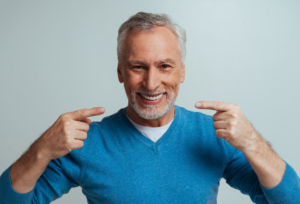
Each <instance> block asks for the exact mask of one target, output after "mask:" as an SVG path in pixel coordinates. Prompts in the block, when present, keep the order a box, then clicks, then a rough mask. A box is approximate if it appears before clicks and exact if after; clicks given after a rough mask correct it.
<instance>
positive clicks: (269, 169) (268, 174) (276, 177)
mask: <svg viewBox="0 0 300 204" xmlns="http://www.w3.org/2000/svg"><path fill="white" fill-rule="evenodd" d="M256 134H257V133H256ZM242 152H243V153H244V155H245V157H246V159H247V160H248V162H249V164H250V165H251V167H252V168H253V170H254V171H255V173H256V175H257V177H258V179H259V182H260V184H261V185H262V186H263V187H265V188H273V187H275V186H277V185H278V184H279V183H280V181H281V180H282V178H283V175H284V172H285V169H286V164H285V162H284V161H283V160H282V159H281V158H280V157H279V156H278V155H277V154H276V153H275V152H274V151H273V150H272V148H271V147H270V146H269V145H268V144H267V143H266V142H265V141H264V140H263V139H262V138H261V136H259V135H258V134H257V139H256V140H255V141H253V142H251V143H249V145H248V147H247V148H246V149H244V150H242Z"/></svg>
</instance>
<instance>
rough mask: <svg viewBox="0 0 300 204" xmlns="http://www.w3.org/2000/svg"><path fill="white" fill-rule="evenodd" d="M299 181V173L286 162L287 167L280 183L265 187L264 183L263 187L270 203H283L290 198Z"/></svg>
mask: <svg viewBox="0 0 300 204" xmlns="http://www.w3.org/2000/svg"><path fill="white" fill-rule="evenodd" d="M285 163H286V162H285ZM297 182H299V181H298V176H297V173H296V172H295V170H294V169H293V168H292V167H291V166H290V165H289V164H288V163H286V169H285V172H284V175H283V178H282V180H281V181H280V183H279V184H278V185H277V186H275V187H273V188H265V187H263V186H262V185H261V188H262V190H263V192H264V195H265V196H266V198H267V200H268V201H269V202H270V203H281V202H283V201H288V200H289V198H290V195H291V193H292V192H293V191H294V188H295V186H296V184H297ZM283 203H284V202H283Z"/></svg>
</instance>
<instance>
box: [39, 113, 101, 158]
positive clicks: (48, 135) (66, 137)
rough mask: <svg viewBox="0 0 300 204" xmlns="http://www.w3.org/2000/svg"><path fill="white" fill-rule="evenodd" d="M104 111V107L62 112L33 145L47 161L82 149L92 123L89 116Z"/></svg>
mask: <svg viewBox="0 0 300 204" xmlns="http://www.w3.org/2000/svg"><path fill="white" fill-rule="evenodd" d="M104 112H105V109H104V108H91V109H82V110H77V111H74V112H69V113H65V114H62V115H61V116H60V117H59V118H58V119H57V121H56V122H55V123H54V124H53V125H52V126H51V127H50V128H49V129H48V130H47V131H46V132H45V133H44V134H43V135H42V136H41V137H40V138H39V139H38V140H36V142H35V143H34V144H33V145H34V146H35V147H36V148H37V149H38V152H40V155H41V156H42V157H43V159H45V160H46V161H51V160H52V159H56V158H59V157H62V156H64V155H66V154H68V153H69V152H71V151H72V150H73V149H80V148H81V147H83V145H84V142H83V141H84V140H85V139H86V138H87V131H88V130H89V125H90V124H91V120H90V119H88V118H87V117H90V116H96V115H101V114H103V113H104Z"/></svg>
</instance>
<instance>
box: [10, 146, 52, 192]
mask: <svg viewBox="0 0 300 204" xmlns="http://www.w3.org/2000/svg"><path fill="white" fill-rule="evenodd" d="M49 162H50V161H49V160H47V159H46V158H45V157H44V156H43V154H42V152H41V151H40V150H39V149H38V148H37V145H36V144H35V143H33V144H32V145H31V147H30V148H29V150H27V151H26V152H25V153H24V154H23V155H22V156H21V157H20V158H19V159H18V160H17V161H16V162H15V163H14V164H13V165H12V166H11V169H10V175H11V183H12V186H13V188H14V190H15V191H17V192H19V193H28V192H29V191H31V190H32V189H33V188H34V186H35V184H36V182H37V180H38V179H39V177H40V176H41V175H42V174H43V172H44V171H45V169H46V167H47V165H48V163H49Z"/></svg>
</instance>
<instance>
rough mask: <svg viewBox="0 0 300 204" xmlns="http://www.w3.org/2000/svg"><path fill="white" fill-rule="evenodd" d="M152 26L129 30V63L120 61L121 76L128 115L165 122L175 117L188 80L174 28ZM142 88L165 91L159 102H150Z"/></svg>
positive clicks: (147, 121) (141, 120)
mask: <svg viewBox="0 0 300 204" xmlns="http://www.w3.org/2000/svg"><path fill="white" fill-rule="evenodd" d="M151 30H152V31H151V32H140V33H138V32H136V31H131V32H129V33H128V35H127V36H126V40H125V50H124V52H123V53H124V55H123V57H124V58H123V60H122V61H123V62H125V64H124V65H125V66H123V65H122V64H121V63H120V62H119V65H118V76H119V81H120V82H121V83H124V88H125V91H126V94H127V97H128V107H127V109H126V113H127V115H128V116H129V117H130V118H131V119H132V120H133V121H134V122H136V123H138V124H140V125H145V126H163V125H166V124H167V123H168V122H170V121H171V120H172V119H173V118H174V110H175V109H174V102H175V100H176V97H177V95H178V90H179V84H180V83H182V82H183V81H184V73H185V66H184V64H183V63H182V61H181V53H180V50H179V46H178V40H177V38H176V36H175V35H174V34H173V32H171V31H170V30H169V29H168V28H166V27H163V26H157V27H155V28H152V29H151ZM125 53H126V54H125ZM139 92H142V93H145V94H147V93H148V94H158V93H164V92H165V94H164V95H163V99H162V101H161V102H160V103H159V104H157V105H147V104H144V102H143V101H142V100H141V96H140V95H139V94H138V93H139Z"/></svg>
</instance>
